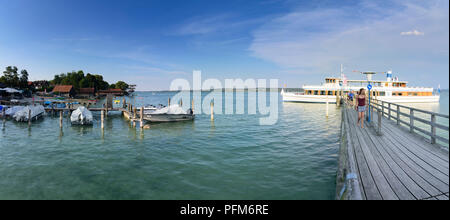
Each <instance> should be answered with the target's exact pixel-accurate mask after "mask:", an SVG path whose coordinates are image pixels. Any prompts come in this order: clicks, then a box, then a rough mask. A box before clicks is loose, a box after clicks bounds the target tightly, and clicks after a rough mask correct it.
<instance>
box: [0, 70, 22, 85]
mask: <svg viewBox="0 0 450 220" xmlns="http://www.w3.org/2000/svg"><path fill="white" fill-rule="evenodd" d="M0 83H2V84H4V85H5V86H7V87H11V88H17V89H26V88H28V71H27V70H25V69H23V70H21V71H20V75H19V69H18V68H17V67H15V66H8V67H6V69H5V71H3V76H2V77H0Z"/></svg>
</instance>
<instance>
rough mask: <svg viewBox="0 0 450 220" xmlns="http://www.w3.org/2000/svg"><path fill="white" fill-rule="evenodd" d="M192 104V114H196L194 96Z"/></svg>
mask: <svg viewBox="0 0 450 220" xmlns="http://www.w3.org/2000/svg"><path fill="white" fill-rule="evenodd" d="M191 105H192V107H191V109H192V114H194V98H192V102H191Z"/></svg>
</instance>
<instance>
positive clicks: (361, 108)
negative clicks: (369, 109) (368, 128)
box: [356, 88, 366, 128]
mask: <svg viewBox="0 0 450 220" xmlns="http://www.w3.org/2000/svg"><path fill="white" fill-rule="evenodd" d="M356 99H357V100H358V107H357V109H356V110H357V111H358V122H357V125H358V124H359V122H360V121H361V128H364V113H365V112H366V91H365V89H364V88H362V89H360V90H359V93H358V95H357V96H356Z"/></svg>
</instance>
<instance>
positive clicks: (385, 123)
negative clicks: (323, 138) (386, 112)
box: [337, 105, 449, 200]
mask: <svg viewBox="0 0 450 220" xmlns="http://www.w3.org/2000/svg"><path fill="white" fill-rule="evenodd" d="M342 109H343V110H342V111H343V113H342V116H343V117H342V123H343V124H342V132H343V133H342V134H341V135H342V137H344V141H342V142H341V156H340V157H343V158H345V161H344V162H340V166H344V167H341V168H340V171H342V172H338V182H339V178H341V179H345V180H343V181H344V182H345V183H344V187H343V188H341V186H342V184H339V183H338V190H337V199H367V200H449V152H448V149H447V150H446V149H442V148H440V147H438V146H436V145H433V144H431V143H427V142H426V141H424V139H423V138H421V137H419V136H417V135H415V134H412V133H410V132H408V131H407V130H406V129H401V127H399V126H398V125H397V124H396V123H395V122H393V121H390V120H388V119H386V118H385V117H381V118H382V119H381V121H382V128H381V135H378V134H377V132H376V129H375V127H374V126H370V125H368V123H367V121H366V125H365V127H364V128H361V127H360V126H357V113H356V111H355V110H354V109H353V108H350V107H348V106H346V105H344V106H343V107H342ZM372 121H375V122H377V114H374V118H373V120H372ZM340 160H344V159H340ZM349 174H350V175H349ZM339 175H342V176H341V177H340V176H339ZM352 178H353V180H352ZM350 180H352V181H350ZM344 192H345V193H344Z"/></svg>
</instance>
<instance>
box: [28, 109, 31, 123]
mask: <svg viewBox="0 0 450 220" xmlns="http://www.w3.org/2000/svg"><path fill="white" fill-rule="evenodd" d="M30 125H31V109H28V126H30Z"/></svg>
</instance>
